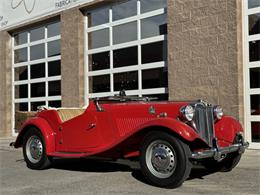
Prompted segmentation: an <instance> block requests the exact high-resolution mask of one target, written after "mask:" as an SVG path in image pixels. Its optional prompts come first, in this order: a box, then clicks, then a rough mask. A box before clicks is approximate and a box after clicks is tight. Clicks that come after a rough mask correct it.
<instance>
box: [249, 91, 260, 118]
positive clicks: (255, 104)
mask: <svg viewBox="0 0 260 195" xmlns="http://www.w3.org/2000/svg"><path fill="white" fill-rule="evenodd" d="M250 100H251V101H250V102H251V115H260V95H251V96H250Z"/></svg>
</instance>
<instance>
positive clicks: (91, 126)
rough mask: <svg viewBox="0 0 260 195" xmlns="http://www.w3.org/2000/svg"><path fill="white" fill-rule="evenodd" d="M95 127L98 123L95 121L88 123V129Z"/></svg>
mask: <svg viewBox="0 0 260 195" xmlns="http://www.w3.org/2000/svg"><path fill="white" fill-rule="evenodd" d="M94 127H96V124H95V123H90V124H89V125H88V128H87V130H91V129H93V128H94Z"/></svg>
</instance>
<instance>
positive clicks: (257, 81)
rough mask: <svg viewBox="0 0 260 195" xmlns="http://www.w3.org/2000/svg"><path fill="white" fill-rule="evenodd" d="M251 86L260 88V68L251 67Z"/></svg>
mask: <svg viewBox="0 0 260 195" xmlns="http://www.w3.org/2000/svg"><path fill="white" fill-rule="evenodd" d="M250 88H260V68H250Z"/></svg>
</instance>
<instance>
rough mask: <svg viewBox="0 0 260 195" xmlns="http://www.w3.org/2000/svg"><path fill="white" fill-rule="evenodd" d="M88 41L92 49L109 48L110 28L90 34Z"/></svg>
mask: <svg viewBox="0 0 260 195" xmlns="http://www.w3.org/2000/svg"><path fill="white" fill-rule="evenodd" d="M88 41H89V48H90V49H95V48H99V47H105V46H108V45H109V30H108V28H106V29H102V30H97V31H94V32H91V33H89V37H88Z"/></svg>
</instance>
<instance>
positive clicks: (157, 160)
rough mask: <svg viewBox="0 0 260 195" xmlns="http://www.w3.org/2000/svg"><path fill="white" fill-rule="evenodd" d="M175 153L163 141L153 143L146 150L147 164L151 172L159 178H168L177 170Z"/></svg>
mask: <svg viewBox="0 0 260 195" xmlns="http://www.w3.org/2000/svg"><path fill="white" fill-rule="evenodd" d="M175 156H176V155H175V152H174V150H173V149H172V147H170V144H169V143H168V142H166V141H163V140H156V141H153V142H152V143H151V144H150V145H149V146H148V147H147V150H146V163H147V167H148V169H149V170H150V172H151V173H152V174H153V175H154V176H156V177H159V178H168V177H170V176H171V175H172V173H173V172H174V170H175V168H176V160H175V159H176V158H175Z"/></svg>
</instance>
